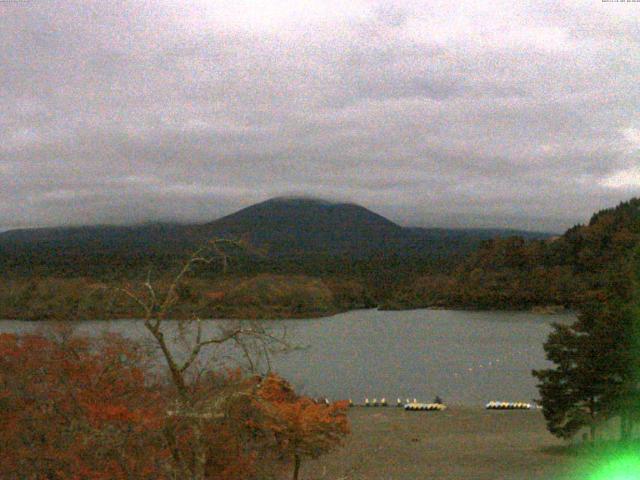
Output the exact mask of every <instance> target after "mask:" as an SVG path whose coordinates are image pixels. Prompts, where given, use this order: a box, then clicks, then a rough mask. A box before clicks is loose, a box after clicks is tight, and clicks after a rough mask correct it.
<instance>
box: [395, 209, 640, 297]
mask: <svg viewBox="0 0 640 480" xmlns="http://www.w3.org/2000/svg"><path fill="white" fill-rule="evenodd" d="M639 241H640V199H638V198H634V199H632V200H630V201H628V202H624V203H621V204H620V205H618V206H617V207H615V208H609V209H606V210H602V211H600V212H598V213H596V214H594V215H593V216H592V217H591V220H590V221H589V223H588V224H587V225H578V226H575V227H573V228H571V229H569V230H567V232H565V233H564V234H563V235H562V236H560V237H557V238H551V239H548V240H530V241H525V240H524V239H522V238H518V237H512V238H497V239H492V240H488V241H485V242H483V243H482V244H481V246H480V247H479V248H478V250H477V251H475V252H474V253H472V254H471V255H470V256H468V257H467V258H466V259H465V260H464V261H462V262H460V263H459V264H458V265H457V266H456V267H455V268H454V269H453V271H452V272H451V273H449V274H427V275H422V276H420V277H419V278H418V279H417V280H416V282H415V283H414V285H412V286H410V287H408V288H406V289H405V290H404V291H402V292H398V294H397V297H396V298H395V299H393V300H392V301H390V302H389V303H388V304H387V305H386V306H387V307H388V308H407V307H418V306H447V307H464V308H504V309H522V308H531V307H540V306H561V307H567V308H574V307H577V306H578V305H579V304H580V303H581V301H582V299H583V298H584V297H585V295H588V294H589V292H590V291H593V290H598V289H599V288H601V287H602V286H603V284H605V283H607V282H609V280H610V278H611V275H615V274H616V273H617V272H620V271H623V270H624V269H625V268H626V265H627V261H628V256H629V254H630V252H631V250H632V249H633V247H634V246H635V245H637V244H638V242H639Z"/></svg>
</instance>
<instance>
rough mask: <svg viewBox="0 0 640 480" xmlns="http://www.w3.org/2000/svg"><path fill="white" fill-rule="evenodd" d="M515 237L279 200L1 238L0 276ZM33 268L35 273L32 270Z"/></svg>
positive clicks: (418, 248) (448, 247)
mask: <svg viewBox="0 0 640 480" xmlns="http://www.w3.org/2000/svg"><path fill="white" fill-rule="evenodd" d="M512 235H520V236H524V237H526V238H548V237H550V235H549V234H537V233H531V232H520V231H511V230H495V229H491V230H478V229H473V230H463V229H439V228H434V229H425V228H405V227H401V226H400V225H397V224H396V223H394V222H392V221H390V220H388V219H386V218H384V217H383V216H381V215H379V214H377V213H374V212H372V211H371V210H368V209H367V208H364V207H362V206H360V205H356V204H353V203H337V202H329V201H325V200H319V199H311V198H292V197H281V198H274V199H271V200H267V201H265V202H262V203H258V204H255V205H252V206H250V207H247V208H244V209H242V210H240V211H238V212H235V213H233V214H231V215H228V216H226V217H223V218H220V219H218V220H215V221H212V222H209V223H205V224H192V225H178V224H151V225H139V226H86V227H65V228H38V229H22V230H11V231H7V232H3V233H0V268H3V269H4V270H19V271H23V272H24V271H28V270H29V269H38V268H40V269H44V270H46V271H48V272H49V273H54V274H58V273H61V272H62V273H71V272H74V271H82V270H83V269H86V268H89V269H94V270H95V268H98V269H103V270H104V269H106V270H109V269H110V268H111V266H112V265H118V267H119V268H123V269H126V268H138V267H139V266H140V265H145V264H148V263H152V264H154V265H158V264H160V265H165V264H168V263H171V262H175V259H176V258H184V257H185V256H186V255H187V252H189V251H192V250H193V249H194V248H195V247H196V246H198V245H200V244H202V243H203V242H205V241H206V240H207V239H211V238H216V237H222V238H235V239H243V240H245V241H247V242H248V243H249V244H250V245H251V246H253V247H255V248H257V249H260V250H262V251H264V252H266V256H267V257H269V258H272V259H273V258H276V259H277V258H282V257H287V258H292V257H293V258H295V257H310V256H314V257H327V256H330V257H344V258H350V259H358V258H366V257H370V256H372V255H384V256H401V257H422V258H425V257H438V258H441V257H444V256H448V255H452V254H455V255H459V254H463V253H467V252H469V251H470V250H471V249H473V248H474V247H475V246H477V245H478V244H479V242H481V241H482V240H486V239H489V238H494V237H506V236H512ZM36 267H37V268H36ZM91 271H93V270H91Z"/></svg>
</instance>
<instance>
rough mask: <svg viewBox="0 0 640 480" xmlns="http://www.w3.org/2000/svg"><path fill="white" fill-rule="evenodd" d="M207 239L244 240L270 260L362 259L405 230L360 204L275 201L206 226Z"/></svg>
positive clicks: (203, 229) (202, 230)
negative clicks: (310, 257)
mask: <svg viewBox="0 0 640 480" xmlns="http://www.w3.org/2000/svg"><path fill="white" fill-rule="evenodd" d="M199 230H200V232H199V233H200V235H202V236H204V237H209V238H211V237H235V238H246V240H247V241H248V242H249V243H250V244H251V245H255V246H258V247H261V248H263V249H266V250H267V252H268V253H269V254H270V255H276V256H280V255H293V256H298V255H305V254H310V253H314V254H332V255H338V254H339V255H342V254H347V255H349V254H351V255H355V254H358V255H361V254H363V253H369V252H373V251H377V250H384V249H385V248H386V247H387V246H388V245H396V244H397V243H398V242H399V241H401V240H402V238H403V237H404V236H405V235H406V232H405V229H403V228H402V227H400V226H399V225H397V224H395V223H393V222H391V221H390V220H387V219H386V218H384V217H382V216H381V215H378V214H377V213H374V212H372V211H371V210H368V209H366V208H364V207H361V206H360V205H355V204H352V203H332V202H328V201H325V200H316V199H309V198H274V199H271V200H267V201H266V202H262V203H258V204H256V205H252V206H250V207H247V208H244V209H242V210H240V211H238V212H236V213H234V214H231V215H229V216H226V217H223V218H221V219H219V220H216V221H214V222H211V223H208V224H205V225H202V226H201V227H200V229H199Z"/></svg>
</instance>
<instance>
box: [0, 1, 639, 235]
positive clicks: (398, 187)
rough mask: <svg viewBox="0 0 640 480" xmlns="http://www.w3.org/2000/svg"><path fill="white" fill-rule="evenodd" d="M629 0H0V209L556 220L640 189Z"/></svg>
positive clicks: (536, 225) (120, 218) (41, 215)
mask: <svg viewBox="0 0 640 480" xmlns="http://www.w3.org/2000/svg"><path fill="white" fill-rule="evenodd" d="M639 78H640V3H603V2H601V0H590V1H585V2H571V1H566V0H562V1H560V0H553V1H544V0H535V1H531V2H527V1H513V0H510V1H508V2H502V1H488V2H478V1H477V0H461V1H455V2H452V1H425V2H420V1H404V2H403V1H381V2H376V1H366V2H365V1H363V2H359V1H354V0H349V1H345V0H340V1H336V2H333V1H330V0H317V1H302V0H296V1H293V2H292V1H240V0H231V1H228V2H227V1H222V0H216V1H214V0H209V1H206V0H180V1H178V0H155V1H152V0H147V1H142V0H139V1H138V0H97V1H90V0H81V1H75V0H67V1H57V0H15V1H12V0H3V1H2V2H0V229H6V228H13V227H24V226H49V225H62V224H82V223H131V222H140V221H153V220H180V221H194V220H195V221H205V220H210V219H213V218H217V217H219V216H221V215H223V214H226V213H230V212H232V211H234V210H235V209H237V208H240V207H244V206H248V205H250V204H252V203H255V202H257V201H260V200H264V199H267V198H269V197H272V196H276V195H283V194H302V193H304V194H309V195H313V196H317V197H324V198H329V199H338V200H345V201H353V202H356V203H360V204H362V205H364V206H366V207H369V208H371V209H373V210H374V211H376V212H378V213H381V214H383V215H385V216H388V217H389V218H391V219H392V220H394V221H397V222H399V223H401V224H405V225H421V226H476V227H478V226H487V227H493V226H503V227H505V226H506V227H514V228H529V229H534V230H554V231H560V230H563V229H564V228H566V227H569V226H572V225H573V224H575V223H577V222H585V221H587V220H588V218H589V216H590V214H591V213H592V212H593V211H595V210H598V209H600V208H603V207H608V206H614V205H615V204H616V203H618V202H619V201H621V200H625V199H629V198H631V197H632V196H634V195H640V108H639V107H640V83H639V82H640V80H639Z"/></svg>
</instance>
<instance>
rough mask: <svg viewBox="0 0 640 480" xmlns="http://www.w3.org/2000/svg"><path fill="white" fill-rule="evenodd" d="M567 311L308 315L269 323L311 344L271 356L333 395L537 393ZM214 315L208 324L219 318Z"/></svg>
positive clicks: (128, 326)
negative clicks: (549, 345)
mask: <svg viewBox="0 0 640 480" xmlns="http://www.w3.org/2000/svg"><path fill="white" fill-rule="evenodd" d="M574 318H575V317H574V316H573V315H570V314H562V315H539V314H534V313H526V312H469V311H454V310H428V309H425V310H409V311H378V310H357V311H351V312H347V313H343V314H339V315H335V316H332V317H326V318H319V319H310V320H278V321H270V322H267V323H268V324H269V325H270V326H273V327H274V328H276V329H278V328H286V331H287V337H288V338H289V340H290V341H292V342H293V343H294V344H296V345H299V346H305V348H303V349H298V350H295V351H293V352H289V353H287V354H282V355H277V356H275V357H274V358H273V359H272V365H273V369H274V370H276V371H278V372H279V373H281V374H282V376H284V377H285V378H287V379H288V380H290V381H291V382H292V383H293V384H294V386H296V388H297V389H298V390H300V391H302V392H304V393H306V394H309V395H312V396H326V397H328V398H330V399H348V398H352V399H353V401H354V402H356V403H361V402H362V401H363V400H364V398H365V397H366V398H369V399H373V398H378V399H380V398H382V397H385V398H387V400H389V401H390V403H392V404H394V403H395V400H396V398H397V397H400V398H402V399H405V398H410V399H413V398H414V397H415V398H417V399H418V401H431V400H432V399H433V397H435V396H436V395H439V396H440V397H442V398H443V400H444V401H445V402H447V403H450V404H462V405H483V404H485V403H486V402H487V401H489V400H506V401H531V399H533V398H537V390H536V387H535V385H536V380H535V379H534V378H533V377H532V376H531V370H532V369H539V368H545V367H546V366H548V365H549V363H548V362H547V361H546V360H545V356H544V350H543V348H542V344H543V342H544V341H545V339H546V338H547V335H548V334H549V332H550V331H551V324H552V322H554V321H555V322H561V323H567V322H571V321H572V320H573V319H574ZM215 322H216V321H215V320H210V321H207V325H209V326H211V327H212V328H213V326H214V325H215ZM41 325H43V322H40V323H33V322H20V321H11V320H5V321H0V332H26V331H32V330H34V329H36V328H38V327H39V326H41ZM78 331H79V332H80V333H89V334H98V333H99V332H101V331H109V332H119V333H121V334H123V335H125V336H128V337H131V338H136V339H142V338H147V336H148V334H147V333H146V331H145V330H144V327H143V325H142V322H141V321H140V320H118V321H90V322H82V323H81V324H79V326H78Z"/></svg>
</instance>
